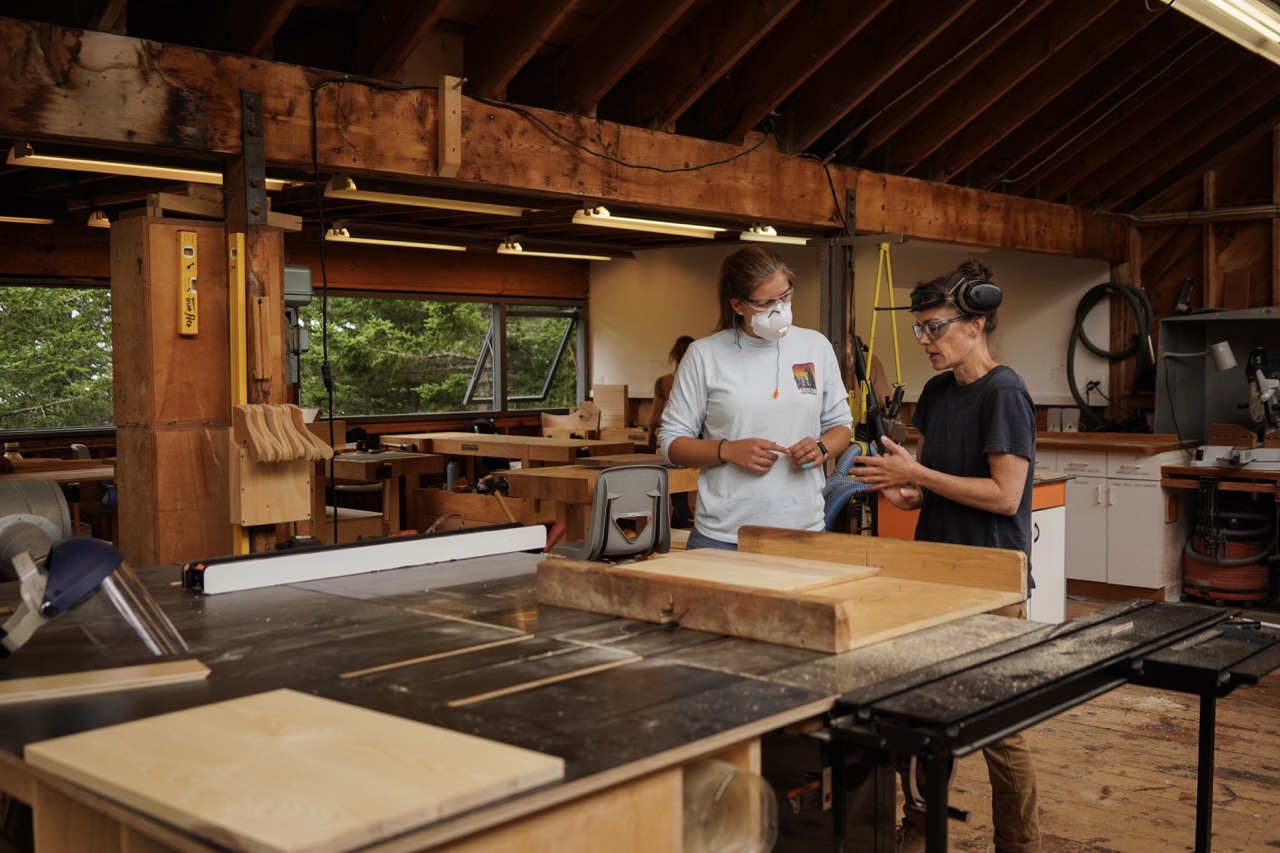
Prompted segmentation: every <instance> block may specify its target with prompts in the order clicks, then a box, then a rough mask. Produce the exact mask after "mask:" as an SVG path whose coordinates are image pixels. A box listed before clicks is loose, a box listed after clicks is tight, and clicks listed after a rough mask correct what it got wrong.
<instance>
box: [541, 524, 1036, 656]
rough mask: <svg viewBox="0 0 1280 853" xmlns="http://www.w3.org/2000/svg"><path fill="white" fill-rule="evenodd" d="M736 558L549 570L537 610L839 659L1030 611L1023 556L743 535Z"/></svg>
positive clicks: (693, 557) (696, 554) (688, 555)
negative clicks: (672, 627)
mask: <svg viewBox="0 0 1280 853" xmlns="http://www.w3.org/2000/svg"><path fill="white" fill-rule="evenodd" d="M739 548H740V550H739V551H738V552H736V553H734V552H728V551H716V550H712V549H700V550H697V551H685V552H680V553H672V554H667V555H663V556H655V557H651V558H650V559H648V560H645V561H643V562H635V563H629V564H626V565H610V564H608V563H597V562H583V561H575V560H566V559H549V560H544V561H543V562H541V563H539V564H538V601H539V602H541V603H543V604H554V605H558V606H561V607H572V608H576V609H579V610H589V611H592V612H596V613H607V614H609V615H612V616H622V617H626V618H630V619H641V620H644V621H648V622H659V623H662V622H676V623H679V624H680V626H681V627H684V628H691V629H695V630H700V631H711V632H715V633H719V634H729V635H732V636H737V637H745V638H748V639H752V640H761V641H764V642H769V643H777V644H780V645H786V646H797V647H800V648H807V649H814V650H817V651H825V652H843V651H848V650H850V649H855V648H859V647H861V646H865V645H869V644H871V643H877V642H880V641H882V640H887V639H890V638H892V637H897V636H901V635H903V634H907V633H910V632H913V631H918V630H920V629H922V628H926V627H929V626H932V625H937V624H941V623H943V622H949V621H952V620H954V619H959V618H961V617H964V616H971V615H974V614H976V613H985V612H988V611H992V610H998V609H1000V608H1004V607H1010V606H1016V605H1020V604H1021V603H1022V602H1023V601H1025V600H1026V556H1025V555H1023V554H1022V553H1020V552H1016V551H1005V550H1000V549H994V548H972V547H967V546H961V545H940V544H934V543H924V542H903V541H897V540H889V539H878V538H875V537H869V536H850V535H848V534H843V533H809V532H805V531H795V530H774V529H771V528H760V527H744V528H742V530H741V531H740V532H739ZM801 555H802V556H801Z"/></svg>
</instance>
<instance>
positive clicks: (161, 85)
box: [0, 18, 1127, 259]
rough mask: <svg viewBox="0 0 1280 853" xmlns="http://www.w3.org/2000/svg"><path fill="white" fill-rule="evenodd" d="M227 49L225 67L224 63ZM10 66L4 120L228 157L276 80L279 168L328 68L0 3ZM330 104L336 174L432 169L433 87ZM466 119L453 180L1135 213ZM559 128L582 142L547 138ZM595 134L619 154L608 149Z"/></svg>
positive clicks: (728, 208)
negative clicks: (10, 14) (250, 109)
mask: <svg viewBox="0 0 1280 853" xmlns="http://www.w3.org/2000/svg"><path fill="white" fill-rule="evenodd" d="M215 58H216V60H217V67H218V68H219V70H220V72H221V73H219V74H218V75H212V74H210V73H209V68H210V67H212V66H213V64H214V60H215ZM0 67H5V68H6V74H4V75H3V76H0V126H3V127H5V128H6V129H7V130H8V131H9V132H10V133H12V134H14V135H15V136H25V137H28V138H31V139H42V138H49V137H54V138H58V137H61V138H71V137H75V138H77V139H79V140H80V141H82V142H83V143H84V144H110V145H113V146H117V147H126V148H133V149H135V150H147V149H148V148H149V147H151V146H157V147H161V148H169V149H182V150H185V151H187V152H199V153H204V154H210V155H215V156H220V157H227V156H230V155H234V154H237V153H239V152H240V150H241V147H242V146H241V136H240V124H241V123H240V115H239V110H238V109H237V105H238V104H239V99H240V91H241V90H242V89H249V90H252V91H258V92H262V93H263V102H264V106H263V110H262V112H263V116H264V118H265V121H266V128H265V134H264V149H265V152H264V156H265V160H266V164H267V167H268V169H270V167H271V166H273V165H279V166H289V167H293V168H304V169H305V168H308V167H309V164H310V161H311V150H312V149H311V135H310V130H311V113H310V100H311V89H312V86H313V85H314V84H315V83H316V81H317V80H318V79H320V78H321V76H322V75H321V74H320V73H319V72H312V71H309V70H308V69H305V68H301V67H299V66H294V65H286V64H284V63H276V62H269V61H264V60H254V59H245V58H240V57H227V56H218V57H214V56H213V55H212V54H210V53H208V52H206V51H201V50H197V49H194V48H186V47H181V46H177V45H162V44H157V43H155V42H146V41H140V40H137V39H129V38H124V37H121V36H114V35H108V34H104V33H90V32H84V31H79V30H71V29H65V28H61V27H53V26H49V25H43V24H31V23H27V22H22V21H14V20H11V19H5V18H0ZM90 82H92V83H93V85H89V83H90ZM120 91H130V92H136V93H138V95H137V96H135V97H133V98H130V99H128V100H127V101H126V102H125V103H124V105H123V107H122V106H121V103H120V100H119V98H118V97H117V96H116V95H115V93H118V92H120ZM317 103H318V117H317V122H316V123H317V126H318V132H319V138H318V140H317V149H318V153H319V158H320V169H321V172H322V175H321V179H323V177H324V176H325V175H326V174H328V173H331V172H335V171H348V170H355V171H359V172H367V173H376V174H381V175H385V176H387V177H401V178H403V177H416V178H418V179H421V178H422V177H423V176H426V177H427V178H431V177H433V176H434V170H435V162H436V156H435V155H436V151H435V145H436V141H435V133H434V131H435V127H434V126H435V123H436V96H435V93H434V92H430V91H407V92H384V91H376V90H372V89H370V88H368V87H366V86H362V85H359V84H358V83H355V82H350V83H343V84H331V85H327V86H325V87H323V88H321V89H320V90H319V93H318V95H317ZM530 116H533V117H534V118H536V119H537V121H534V120H532V119H531V118H530ZM462 124H463V127H464V128H465V129H466V131H465V136H464V145H465V146H466V152H467V153H466V156H465V157H464V158H463V163H462V166H461V168H460V169H459V171H458V174H457V175H456V176H455V178H453V179H451V180H449V181H447V182H443V181H442V183H447V184H448V185H452V186H458V187H471V188H480V189H484V190H487V191H490V192H493V191H495V190H497V189H501V188H507V189H509V190H511V191H513V192H516V193H519V194H521V195H534V196H540V197H545V198H548V199H550V200H554V199H559V200H560V201H580V200H581V199H583V198H590V199H599V200H601V201H604V202H605V203H606V204H608V203H611V202H618V203H621V204H624V205H633V206H637V207H641V208H646V209H652V210H655V211H660V212H672V213H676V214H679V213H682V212H696V213H701V214H704V215H707V216H712V217H716V216H719V217H724V218H730V219H741V220H745V221H751V220H761V221H769V222H775V223H778V224H779V225H785V224H788V223H792V224H796V225H808V226H818V227H828V228H830V227H834V226H836V225H838V224H839V221H840V219H839V217H838V215H837V213H836V210H835V207H836V205H837V204H839V205H840V207H843V199H844V198H845V191H846V189H849V188H852V187H855V186H856V188H857V189H858V193H857V210H856V211H854V214H855V215H856V219H855V221H856V222H857V223H858V226H859V228H860V229H867V230H876V231H879V230H883V231H886V232H890V233H905V234H909V235H911V236H916V237H921V238H928V239H936V240H946V241H951V242H958V243H968V244H977V245H984V246H1007V247H1017V248H1020V249H1025V250H1030V251H1042V252H1050V253H1058V254H1069V255H1075V256H1078V257H1090V258H1103V259H1115V258H1119V257H1123V251H1124V250H1123V244H1124V235H1125V234H1126V233H1127V225H1126V223H1125V222H1124V220H1123V219H1122V218H1120V217H1111V216H1102V215H1096V214H1089V213H1083V212H1081V211H1078V210H1073V209H1071V208H1068V207H1064V206H1061V205H1052V204H1047V203H1042V202H1034V201H1027V200H1025V199H1019V198H1012V197H1008V196H1000V195H995V194H992V193H986V192H981V191H977V190H967V189H962V188H958V187H947V186H944V185H939V184H929V183H926V182H923V181H916V180H913V179H910V178H895V177H891V176H886V175H877V174H874V173H868V172H860V171H858V170H856V169H850V168H844V167H836V166H831V167H830V168H825V167H824V166H823V165H822V164H820V163H818V162H816V161H813V160H810V159H805V158H800V157H793V156H789V155H785V154H782V153H779V152H777V151H775V150H772V149H770V148H769V147H767V146H766V147H762V148H760V149H758V150H755V151H752V152H751V153H748V154H745V155H744V156H740V157H738V158H737V159H731V158H733V157H734V156H735V155H739V154H743V153H744V149H743V148H742V147H740V146H736V145H730V144H726V143H718V142H710V141H706V140H701V139H693V138H689V137H680V136H675V135H673V134H668V133H662V132H658V131H652V130H646V129H642V128H635V127H630V126H627V125H618V124H612V123H609V122H602V121H594V120H589V119H583V118H580V117H575V116H568V115H564V114H562V113H556V112H552V111H549V110H535V109H525V108H522V110H521V111H520V112H516V111H513V110H507V109H502V108H495V107H493V106H490V105H487V104H482V103H479V102H477V101H475V100H473V99H470V98H467V97H464V98H463V122H462ZM544 125H545V127H544ZM546 127H550V128H552V129H554V131H555V133H556V134H559V135H560V136H563V137H565V138H567V139H569V140H571V141H572V142H573V143H574V144H566V143H564V142H562V141H560V140H559V139H556V138H554V137H553V136H551V135H549V134H548V133H547V130H546ZM579 146H585V147H589V148H590V149H591V150H593V151H597V152H601V153H607V154H608V155H610V156H611V157H613V158H616V160H606V159H602V158H600V157H596V156H592V155H590V154H587V153H585V152H584V151H583V150H582V148H581V147H579ZM617 161H622V163H626V164H631V165H633V166H650V167H654V168H655V169H672V168H677V169H683V168H685V166H686V164H698V163H712V162H721V161H729V162H723V163H721V165H717V166H714V167H709V168H705V169H698V170H692V171H674V172H673V171H666V172H663V171H655V170H652V169H642V168H629V167H627V166H624V165H622V163H619V162H617ZM833 190H834V198H833ZM935 205H936V207H934V206H935Z"/></svg>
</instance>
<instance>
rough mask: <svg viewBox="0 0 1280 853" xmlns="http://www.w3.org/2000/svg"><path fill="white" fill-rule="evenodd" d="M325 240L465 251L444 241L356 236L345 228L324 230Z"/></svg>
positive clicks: (444, 250) (443, 250) (463, 248)
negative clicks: (430, 241)
mask: <svg viewBox="0 0 1280 853" xmlns="http://www.w3.org/2000/svg"><path fill="white" fill-rule="evenodd" d="M324 238H325V239H326V240H336V241H338V242H341V243H368V244H370V245H374V246H407V247H409V248H410V249H438V250H440V251H442V252H465V251H466V250H467V247H466V246H452V245H448V244H446V243H426V242H423V241H421V240H397V239H395V238H390V237H357V236H355V235H353V234H352V233H351V232H350V231H349V230H348V229H346V228H330V229H329V230H328V231H326V232H325V234H324Z"/></svg>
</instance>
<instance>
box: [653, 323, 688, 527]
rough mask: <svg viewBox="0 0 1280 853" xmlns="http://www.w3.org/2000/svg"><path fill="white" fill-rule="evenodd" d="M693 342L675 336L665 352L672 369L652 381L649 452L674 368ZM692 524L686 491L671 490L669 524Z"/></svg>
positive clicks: (676, 368)
mask: <svg viewBox="0 0 1280 853" xmlns="http://www.w3.org/2000/svg"><path fill="white" fill-rule="evenodd" d="M691 343H693V338H692V337H691V336H689V335H681V336H680V337H678V338H676V342H675V345H674V346H672V347H671V352H669V353H668V354H667V360H668V361H670V362H671V366H672V371H671V372H670V373H666V374H663V375H662V376H659V377H658V378H657V380H656V381H655V382H654V383H653V404H652V405H651V406H650V407H649V452H650V453H654V452H657V449H658V429H659V427H660V426H661V424H662V411H663V409H665V408H666V407H667V399H668V398H669V397H670V396H671V386H672V385H674V384H675V381H676V370H678V369H679V368H680V360H681V359H683V358H684V353H685V350H687V349H688V348H689V344H691ZM692 524H693V510H691V509H690V508H689V493H688V492H673V493H672V495H671V526H672V527H676V528H680V529H685V528H688V527H689V526H690V525H692Z"/></svg>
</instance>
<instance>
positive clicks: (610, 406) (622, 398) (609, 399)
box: [591, 385, 627, 429]
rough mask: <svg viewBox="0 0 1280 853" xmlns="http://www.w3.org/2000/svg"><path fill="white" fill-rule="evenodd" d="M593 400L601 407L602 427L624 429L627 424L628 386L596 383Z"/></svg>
mask: <svg viewBox="0 0 1280 853" xmlns="http://www.w3.org/2000/svg"><path fill="white" fill-rule="evenodd" d="M591 400H592V402H594V403H595V404H596V407H597V408H599V409H600V429H605V428H606V427H608V428H610V429H624V428H625V427H626V425H627V386H626V385H595V386H593V387H592V389H591Z"/></svg>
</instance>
